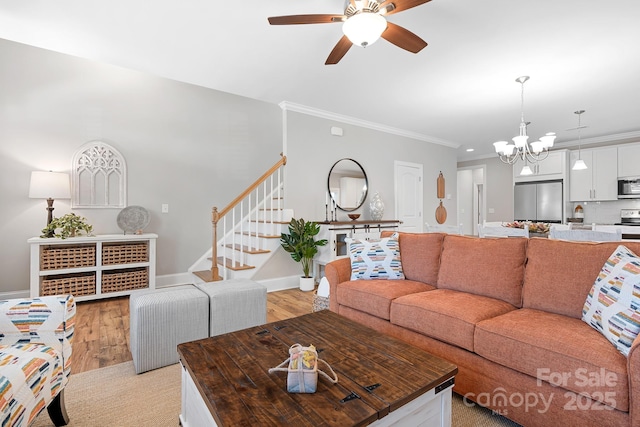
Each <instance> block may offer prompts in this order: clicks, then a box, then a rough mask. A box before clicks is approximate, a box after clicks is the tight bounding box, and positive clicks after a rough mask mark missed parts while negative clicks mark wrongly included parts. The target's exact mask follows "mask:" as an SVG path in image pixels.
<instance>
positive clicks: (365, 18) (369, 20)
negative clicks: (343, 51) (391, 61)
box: [342, 12, 387, 47]
mask: <svg viewBox="0 0 640 427" xmlns="http://www.w3.org/2000/svg"><path fill="white" fill-rule="evenodd" d="M386 29H387V20H386V19H385V18H384V17H383V16H381V15H380V14H378V13H373V12H360V13H358V14H355V15H353V16H351V17H349V18H348V19H347V20H346V21H345V22H344V24H342V32H343V33H344V35H345V36H347V38H349V40H350V41H351V43H353V44H355V45H358V46H362V47H366V46H369V45H372V44H373V43H375V42H376V41H377V40H378V39H379V38H380V36H381V35H382V33H383V32H384V30H386Z"/></svg>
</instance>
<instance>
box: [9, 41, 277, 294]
mask: <svg viewBox="0 0 640 427" xmlns="http://www.w3.org/2000/svg"><path fill="white" fill-rule="evenodd" d="M0 58H2V67H0V200H2V204H1V209H0V232H1V233H2V237H3V244H2V246H1V247H0V271H2V275H1V276H0V293H2V292H12V291H17V290H26V289H28V287H29V274H28V272H29V248H28V244H27V239H28V238H30V237H33V236H38V235H39V234H40V230H41V229H42V228H43V227H44V225H45V222H46V211H45V207H46V202H45V201H44V200H35V199H29V198H28V188H29V177H30V173H31V171H33V170H54V171H62V172H64V171H66V172H68V171H69V169H70V166H71V158H72V156H73V154H74V152H75V151H76V150H77V149H78V148H79V147H80V146H82V145H83V144H84V143H86V142H88V141H91V140H102V141H104V142H106V143H108V144H110V145H112V146H114V147H115V148H116V149H118V150H119V151H120V152H121V153H122V154H123V156H124V157H125V159H126V161H127V167H128V174H129V175H128V204H129V205H141V206H144V207H146V208H147V209H148V210H149V211H150V213H151V223H150V225H149V227H148V228H147V229H146V230H145V231H148V232H154V233H158V235H159V239H158V246H157V273H158V275H169V274H177V273H183V272H185V271H186V270H187V268H188V267H189V266H190V265H191V264H192V263H193V262H194V261H196V260H197V259H198V258H199V257H200V256H201V255H202V254H203V253H204V252H205V251H206V250H207V249H208V248H210V245H211V215H210V212H211V207H212V206H218V207H224V206H225V205H226V204H227V203H229V202H230V201H231V200H232V199H233V198H234V197H235V196H236V195H237V194H238V193H239V192H240V191H242V190H243V189H244V188H246V186H248V185H249V184H250V183H251V182H253V181H254V180H255V179H256V178H258V177H259V176H260V175H261V174H262V173H263V172H264V171H266V170H267V169H268V168H269V167H270V166H271V165H272V164H274V163H275V162H276V161H277V160H278V159H279V153H280V152H281V151H282V120H281V115H282V112H281V109H280V108H279V107H278V106H277V105H273V104H267V103H263V102H260V101H256V100H252V99H248V98H242V97H239V96H235V95H230V94H226V93H223V92H219V91H215V90H210V89H205V88H202V87H197V86H193V85H188V84H184V83H179V82H175V81H171V80H167V79H162V78H157V77H154V76H151V75H148V74H144V73H140V72H136V71H131V70H127V69H123V68H118V67H114V66H110V65H106V64H102V63H97V62H93V61H88V60H83V59H79V58H75V57H71V56H67V55H63V54H59V53H54V52H50V51H46V50H42V49H38V48H34V47H29V46H25V45H21V44H18V43H13V42H9V41H5V40H0ZM163 203H168V204H169V213H168V214H161V213H160V208H161V204H163ZM70 211H71V209H70V204H69V201H68V200H57V201H56V202H55V211H54V215H55V216H62V215H63V214H65V213H68V212H70ZM74 212H76V213H78V214H80V215H82V216H85V217H86V218H87V219H88V221H89V222H90V223H91V224H92V225H93V226H94V232H95V233H96V234H109V233H120V232H121V231H120V229H119V228H118V227H117V224H116V217H117V214H118V212H119V209H78V210H74Z"/></svg>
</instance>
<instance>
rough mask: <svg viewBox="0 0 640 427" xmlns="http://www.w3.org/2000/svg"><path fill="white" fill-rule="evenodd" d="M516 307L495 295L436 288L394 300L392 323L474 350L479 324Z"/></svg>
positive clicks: (392, 304)
mask: <svg viewBox="0 0 640 427" xmlns="http://www.w3.org/2000/svg"><path fill="white" fill-rule="evenodd" d="M511 310H515V307H514V306H513V305H511V304H509V303H506V302H504V301H501V300H497V299H494V298H489V297H484V296H481V295H473V294H469V293H466V292H457V291H452V290H449V289H436V290H433V291H429V292H421V293H418V294H411V295H406V296H403V297H399V298H397V299H395V300H394V301H393V302H392V303H391V323H393V324H395V325H398V326H402V327H405V328H407V329H411V330H412V331H415V332H419V333H421V334H424V335H426V336H429V337H432V338H436V339H438V340H440V341H443V342H446V343H449V344H453V345H455V346H458V347H462V348H464V349H466V350H469V351H473V347H474V346H473V334H474V330H475V326H476V323H478V322H479V321H481V320H484V319H488V318H491V317H495V316H498V315H500V314H504V313H507V312H509V311H511Z"/></svg>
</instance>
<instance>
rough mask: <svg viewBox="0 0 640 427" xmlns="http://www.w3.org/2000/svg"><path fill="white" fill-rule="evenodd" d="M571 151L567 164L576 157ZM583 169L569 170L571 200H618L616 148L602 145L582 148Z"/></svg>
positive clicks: (573, 161) (572, 161)
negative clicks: (584, 166) (602, 146)
mask: <svg viewBox="0 0 640 427" xmlns="http://www.w3.org/2000/svg"><path fill="white" fill-rule="evenodd" d="M578 154H579V153H578V151H577V150H576V151H572V152H571V154H570V156H569V157H570V161H569V164H570V165H573V164H574V163H575V161H576V160H577V159H578ZM581 157H582V160H584V163H585V164H586V165H587V169H584V170H578V171H575V170H570V172H569V174H570V175H569V177H570V179H569V200H570V201H572V202H586V201H592V200H593V201H605V200H618V148H617V147H604V148H593V149H586V150H582V155H581Z"/></svg>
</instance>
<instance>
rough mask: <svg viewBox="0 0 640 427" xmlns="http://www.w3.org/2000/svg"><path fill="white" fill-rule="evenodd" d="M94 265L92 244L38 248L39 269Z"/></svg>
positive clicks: (94, 253) (94, 258)
mask: <svg viewBox="0 0 640 427" xmlns="http://www.w3.org/2000/svg"><path fill="white" fill-rule="evenodd" d="M94 265H96V247H95V246H94V245H77V246H67V245H64V246H58V245H54V246H42V248H41V250H40V270H61V269H63V268H76V267H92V266H94Z"/></svg>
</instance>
